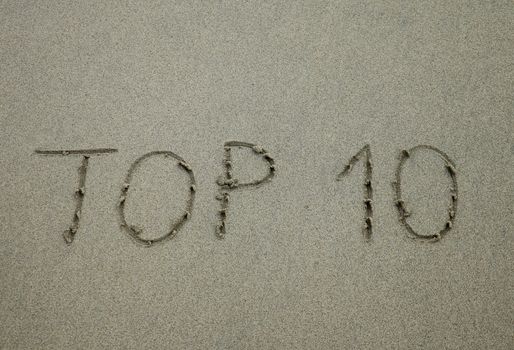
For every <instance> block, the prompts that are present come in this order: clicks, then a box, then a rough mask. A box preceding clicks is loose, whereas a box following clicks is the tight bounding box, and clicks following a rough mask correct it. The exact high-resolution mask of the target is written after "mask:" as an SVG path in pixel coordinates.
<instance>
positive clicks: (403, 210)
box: [393, 145, 458, 242]
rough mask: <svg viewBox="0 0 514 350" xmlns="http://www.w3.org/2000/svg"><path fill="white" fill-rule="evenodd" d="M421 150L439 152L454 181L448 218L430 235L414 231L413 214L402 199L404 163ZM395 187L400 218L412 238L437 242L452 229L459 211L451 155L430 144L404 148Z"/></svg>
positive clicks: (397, 169)
mask: <svg viewBox="0 0 514 350" xmlns="http://www.w3.org/2000/svg"><path fill="white" fill-rule="evenodd" d="M419 150H429V151H433V152H435V153H437V155H438V156H439V157H440V158H441V159H442V160H443V161H444V165H445V168H446V172H447V174H448V176H449V177H450V179H451V181H452V187H451V189H450V205H449V207H448V219H447V221H446V223H445V225H444V227H443V228H442V229H441V230H440V231H439V232H437V233H435V234H433V235H430V236H425V235H420V234H419V233H417V232H416V231H414V229H413V228H412V226H411V225H409V223H408V222H407V218H408V217H409V216H410V215H411V214H410V213H409V211H408V210H407V207H406V205H405V201H404V200H403V199H402V187H401V185H402V183H401V175H402V169H403V165H404V164H405V162H406V161H407V160H408V159H409V158H411V157H412V156H413V154H415V153H416V152H417V151H419ZM393 187H394V190H395V194H396V199H395V205H396V208H397V209H398V214H399V220H400V222H401V223H402V225H404V226H405V228H406V229H407V231H408V232H409V233H410V235H411V237H412V238H415V239H418V240H423V241H428V242H437V241H439V240H440V239H441V238H442V237H443V235H444V234H446V233H447V232H448V231H450V230H451V229H452V227H453V223H454V221H455V214H456V212H457V193H458V191H457V172H456V170H455V163H454V162H453V161H452V160H451V159H450V157H448V155H447V154H446V153H444V152H443V151H441V150H439V149H437V148H436V147H433V146H428V145H418V146H416V147H413V148H411V149H409V150H403V151H402V152H401V154H400V162H399V163H398V167H397V168H396V179H395V181H394V182H393Z"/></svg>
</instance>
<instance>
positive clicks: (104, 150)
mask: <svg viewBox="0 0 514 350" xmlns="http://www.w3.org/2000/svg"><path fill="white" fill-rule="evenodd" d="M34 152H35V153H36V154H42V155H61V156H68V155H71V154H76V155H83V154H103V153H116V152H118V150H117V149H115V148H92V149H63V150H42V149H36V150H35V151H34Z"/></svg>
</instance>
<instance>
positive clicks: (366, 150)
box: [336, 144, 373, 240]
mask: <svg viewBox="0 0 514 350" xmlns="http://www.w3.org/2000/svg"><path fill="white" fill-rule="evenodd" d="M362 157H364V158H365V160H366V161H365V172H364V208H365V218H364V231H363V232H364V237H365V238H366V240H369V239H371V234H372V233H373V185H372V179H373V164H372V163H371V148H370V146H369V144H367V145H365V146H364V147H362V148H361V150H360V151H359V152H357V154H355V155H354V156H353V157H351V158H350V161H349V162H348V164H346V166H345V167H344V169H343V171H342V172H341V173H340V174H339V175H337V178H336V180H337V181H340V180H342V178H343V177H344V176H346V175H347V174H349V173H350V172H351V171H352V169H353V166H354V165H355V163H357V162H358V161H359V160H360V159H361V158H362Z"/></svg>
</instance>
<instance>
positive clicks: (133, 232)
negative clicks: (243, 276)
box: [118, 151, 196, 247]
mask: <svg viewBox="0 0 514 350" xmlns="http://www.w3.org/2000/svg"><path fill="white" fill-rule="evenodd" d="M156 155H164V156H165V157H171V158H173V159H175V160H177V161H178V166H179V167H180V168H181V169H183V170H185V171H186V172H187V174H188V175H189V198H188V200H187V203H186V210H185V212H184V214H183V215H181V216H180V218H179V219H178V220H176V221H175V222H174V223H172V225H171V229H170V230H169V232H168V233H166V234H164V235H163V236H161V237H158V238H155V239H145V238H142V237H141V234H142V233H143V230H142V229H141V228H138V227H137V226H134V225H130V224H128V223H127V220H126V217H125V204H126V201H127V197H128V193H129V189H130V183H131V181H132V177H133V175H134V172H135V171H136V170H137V169H138V167H139V166H140V165H141V163H142V162H143V161H144V160H146V159H148V158H150V157H153V156H156ZM195 193H196V180H195V177H194V173H193V169H192V168H191V166H190V165H189V164H188V163H187V162H186V161H185V160H184V159H183V158H182V157H180V156H178V155H177V154H175V153H173V152H171V151H153V152H149V153H146V154H144V155H143V156H141V157H139V158H138V159H136V161H135V162H134V163H132V165H131V166H130V169H129V171H128V173H127V176H126V178H125V181H124V183H123V185H122V189H121V195H120V199H119V201H118V213H119V217H120V220H121V225H120V226H121V227H122V228H124V229H125V231H126V232H127V233H128V234H129V236H130V237H131V238H132V239H134V241H135V242H137V243H140V244H142V245H144V246H145V247H150V246H153V245H154V244H156V243H161V242H164V241H166V240H169V239H171V238H173V237H175V236H176V234H177V233H178V231H179V230H180V228H181V227H182V226H183V225H184V224H185V222H186V221H187V220H188V219H189V218H190V217H191V214H192V212H193V203H194V199H195Z"/></svg>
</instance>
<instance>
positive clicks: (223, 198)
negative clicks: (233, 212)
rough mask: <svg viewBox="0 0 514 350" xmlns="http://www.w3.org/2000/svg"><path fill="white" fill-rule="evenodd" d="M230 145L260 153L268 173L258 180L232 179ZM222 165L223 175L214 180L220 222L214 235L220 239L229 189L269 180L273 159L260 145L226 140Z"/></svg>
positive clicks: (223, 232)
mask: <svg viewBox="0 0 514 350" xmlns="http://www.w3.org/2000/svg"><path fill="white" fill-rule="evenodd" d="M232 147H246V148H250V149H252V150H253V151H254V152H255V153H257V154H259V155H261V156H262V157H263V158H264V159H265V160H266V161H267V162H268V164H269V167H268V174H267V175H266V176H265V177H264V178H262V179H259V180H255V181H251V182H246V183H242V182H239V180H237V179H234V177H233V174H232V154H231V149H232ZM223 165H224V168H225V175H224V176H221V177H220V178H218V180H217V181H216V182H217V184H218V186H219V194H218V195H217V196H216V199H217V200H219V201H220V202H221V209H220V210H219V212H218V215H219V219H220V222H219V224H218V225H217V226H216V236H217V237H218V238H220V239H223V238H225V235H226V232H227V231H226V219H227V213H228V203H229V191H232V190H235V189H238V188H245V187H257V186H259V185H261V184H263V183H265V182H269V181H271V179H272V178H273V177H274V176H275V171H276V167H275V160H274V159H273V157H271V155H270V154H269V153H268V152H267V151H266V150H265V149H264V148H262V147H261V146H259V145H256V144H253V143H249V142H241V141H227V142H225V144H224V158H223Z"/></svg>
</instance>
